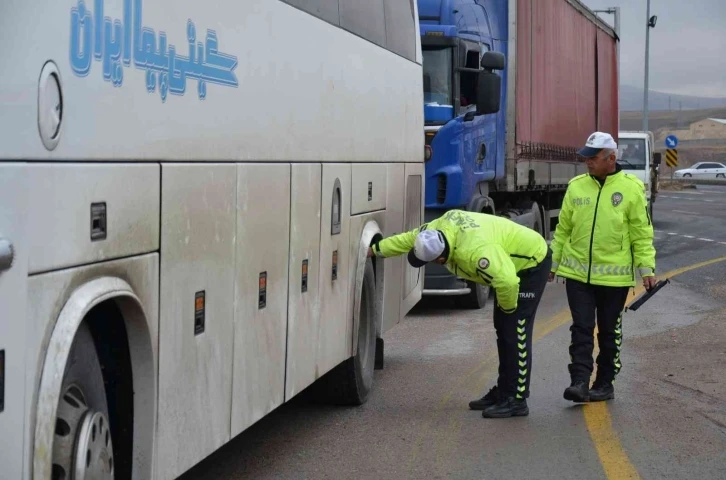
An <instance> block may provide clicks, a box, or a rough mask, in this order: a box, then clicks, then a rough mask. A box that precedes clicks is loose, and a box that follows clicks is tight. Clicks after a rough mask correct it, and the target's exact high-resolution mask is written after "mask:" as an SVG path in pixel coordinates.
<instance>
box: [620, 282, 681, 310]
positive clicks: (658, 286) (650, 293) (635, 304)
mask: <svg viewBox="0 0 726 480" xmlns="http://www.w3.org/2000/svg"><path fill="white" fill-rule="evenodd" d="M669 283H671V281H670V279H668V278H666V279H665V280H660V281H658V282H657V283H656V284H655V287H653V288H651V289H650V290H646V291H645V292H643V293H642V294H641V295H640V296H639V297H638V298H636V299H635V301H634V302H633V303H631V304H630V306H628V307H625V311H626V312H627V311H628V310H632V311H636V310H638V309H639V308H640V307H642V306H643V304H644V303H645V302H647V301H648V300H650V299H651V297H652V296H653V295H655V294H656V293H658V290H660V289H661V288H663V287H665V286H666V285H667V284H669Z"/></svg>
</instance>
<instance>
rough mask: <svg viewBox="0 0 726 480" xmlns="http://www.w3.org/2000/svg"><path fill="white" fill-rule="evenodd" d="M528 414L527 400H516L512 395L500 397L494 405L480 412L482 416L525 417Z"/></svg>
mask: <svg viewBox="0 0 726 480" xmlns="http://www.w3.org/2000/svg"><path fill="white" fill-rule="evenodd" d="M527 415H529V407H528V406H527V400H526V399H524V398H523V399H521V400H518V399H516V398H514V397H508V398H503V399H501V400H500V401H499V402H498V403H497V404H496V405H492V406H490V407H487V408H485V409H484V411H483V412H481V416H482V417H484V418H507V417H526V416H527Z"/></svg>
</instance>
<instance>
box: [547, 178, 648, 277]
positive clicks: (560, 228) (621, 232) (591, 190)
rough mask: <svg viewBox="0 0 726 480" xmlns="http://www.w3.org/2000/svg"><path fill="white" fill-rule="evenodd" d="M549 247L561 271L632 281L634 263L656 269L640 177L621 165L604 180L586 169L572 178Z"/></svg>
mask: <svg viewBox="0 0 726 480" xmlns="http://www.w3.org/2000/svg"><path fill="white" fill-rule="evenodd" d="M551 247H552V271H553V272H556V273H557V275H559V276H561V277H565V278H569V279H573V280H577V281H580V282H584V283H589V284H592V285H604V286H610V287H631V286H634V285H635V269H638V270H639V273H640V275H641V276H642V277H649V276H653V275H655V248H654V247H653V225H652V223H651V221H650V216H649V215H648V209H647V205H646V200H645V186H644V185H643V182H641V181H640V180H639V179H638V178H637V177H635V176H633V175H630V174H627V173H624V172H622V171H620V169H619V168H618V171H617V172H616V173H613V174H611V175H608V176H607V178H606V179H605V182H604V183H603V184H601V183H600V181H598V179H596V178H595V177H592V176H591V175H589V174H583V175H579V176H577V177H575V178H573V179H572V180H570V183H569V185H568V187H567V192H566V193H565V199H564V201H563V204H562V209H561V211H560V219H559V224H558V225H557V229H556V230H555V235H554V239H553V240H552V244H551Z"/></svg>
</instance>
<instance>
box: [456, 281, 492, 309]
mask: <svg viewBox="0 0 726 480" xmlns="http://www.w3.org/2000/svg"><path fill="white" fill-rule="evenodd" d="M466 285H467V287H469V288H470V289H471V292H469V293H467V294H466V295H464V296H461V297H459V298H458V299H457V303H458V304H459V306H460V307H461V308H467V309H472V310H478V309H480V308H484V306H485V305H486V304H487V300H489V287H487V286H486V285H480V284H478V283H474V282H470V281H468V280H467V282H466Z"/></svg>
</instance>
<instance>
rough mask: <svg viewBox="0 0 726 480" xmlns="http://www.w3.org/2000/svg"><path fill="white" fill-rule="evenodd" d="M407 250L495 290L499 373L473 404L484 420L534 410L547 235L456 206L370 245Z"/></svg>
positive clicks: (376, 250) (415, 258) (380, 252)
mask: <svg viewBox="0 0 726 480" xmlns="http://www.w3.org/2000/svg"><path fill="white" fill-rule="evenodd" d="M404 253H408V262H409V263H410V264H411V265H412V266H413V267H415V268H420V267H422V266H424V265H426V264H427V263H428V262H436V263H440V264H444V265H446V268H448V269H449V271H451V272H452V273H453V274H454V275H457V276H459V277H461V278H465V279H467V280H470V281H473V282H476V283H480V284H483V285H488V286H491V287H493V288H494V292H495V296H496V297H495V298H496V306H495V308H494V328H495V330H496V332H497V350H498V352H499V379H498V380H497V385H495V386H494V387H492V389H491V390H490V391H489V393H487V394H486V395H484V396H483V397H482V398H480V399H478V400H474V401H472V402H470V403H469V407H470V408H471V409H473V410H483V412H482V416H483V417H485V418H504V417H511V416H525V415H529V408H528V406H527V397H529V380H530V376H531V373H532V329H533V325H534V317H535V314H536V312H537V307H538V305H539V301H540V298H541V297H542V293H543V292H544V289H545V286H546V285H547V278H548V274H549V271H550V267H551V265H552V252H551V251H550V249H549V247H548V246H547V242H545V240H544V238H542V236H540V235H539V234H538V233H537V232H535V231H534V230H531V229H529V228H527V227H523V226H521V225H518V224H517V223H514V222H512V221H511V220H508V219H506V218H502V217H496V216H493V215H487V214H483V213H473V212H465V211H461V210H451V211H449V212H447V213H446V214H445V215H443V216H442V217H439V218H437V219H436V220H433V221H431V222H430V223H428V224H424V225H422V226H421V227H419V228H416V229H415V230H412V231H410V232H405V233H401V234H399V235H394V236H392V237H388V238H386V239H383V240H380V241H378V242H377V243H375V244H374V245H373V246H372V247H371V248H370V249H369V250H368V256H369V257H370V256H373V255H376V256H378V257H393V256H397V255H401V254H404Z"/></svg>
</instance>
